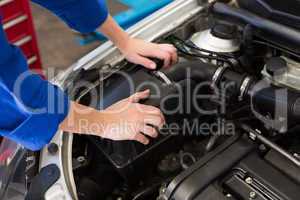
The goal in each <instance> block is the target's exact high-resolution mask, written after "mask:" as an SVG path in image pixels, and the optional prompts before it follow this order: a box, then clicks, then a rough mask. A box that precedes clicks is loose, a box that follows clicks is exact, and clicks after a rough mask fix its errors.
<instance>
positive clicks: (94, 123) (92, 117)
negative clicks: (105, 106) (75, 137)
mask: <svg viewBox="0 0 300 200" xmlns="http://www.w3.org/2000/svg"><path fill="white" fill-rule="evenodd" d="M106 117H107V116H106ZM104 120H105V116H104V114H103V113H102V112H100V111H98V110H95V109H93V108H90V107H87V106H83V105H80V104H78V103H75V102H72V103H71V105H70V111H69V114H68V116H67V117H66V118H65V120H64V121H63V122H62V123H61V124H60V126H59V128H60V130H62V131H65V132H69V133H77V134H86V135H95V136H100V137H101V136H102V135H103V129H104V126H105V123H104Z"/></svg>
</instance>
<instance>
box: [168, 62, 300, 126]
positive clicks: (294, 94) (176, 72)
mask: <svg viewBox="0 0 300 200" xmlns="http://www.w3.org/2000/svg"><path fill="white" fill-rule="evenodd" d="M219 68H221V67H217V66H215V65H212V64H208V63H204V62H202V61H201V60H197V61H192V62H185V63H179V64H177V65H175V66H173V67H172V68H169V69H165V70H164V71H162V72H164V74H165V75H166V76H167V77H168V78H169V79H171V80H172V81H174V82H180V81H181V80H185V79H192V80H194V81H195V82H196V83H199V82H203V81H209V82H211V83H212V81H214V79H215V77H216V74H217V71H218V69H219ZM218 80H219V81H220V82H222V83H224V84H225V85H226V84H228V85H229V84H230V85H231V86H232V87H231V89H230V95H233V96H238V95H240V94H241V93H243V94H244V96H243V98H244V99H250V100H251V106H252V108H253V111H256V112H257V113H259V114H260V115H261V116H264V117H266V118H268V117H272V119H273V120H274V121H275V122H276V124H277V125H278V126H282V124H284V123H285V122H284V123H283V122H282V119H284V120H286V121H287V126H288V127H289V126H293V125H295V124H298V123H299V122H300V93H299V92H298V91H294V90H291V89H286V88H281V87H276V86H274V85H270V83H268V82H267V81H250V82H248V84H247V85H244V83H245V80H246V74H239V73H237V72H234V71H232V70H231V69H230V68H226V69H225V70H224V71H223V73H220V74H219V75H218ZM232 83H233V84H232ZM218 84H219V83H217V86H218ZM242 89H244V90H245V91H243V92H242ZM278 110H279V111H281V110H283V111H286V114H285V113H284V112H278ZM277 122H278V123H277ZM279 122H280V123H279ZM271 123H272V124H269V125H270V126H272V127H273V125H274V122H271ZM277 125H276V126H277ZM283 131H284V130H283ZM285 131H286V130H285Z"/></svg>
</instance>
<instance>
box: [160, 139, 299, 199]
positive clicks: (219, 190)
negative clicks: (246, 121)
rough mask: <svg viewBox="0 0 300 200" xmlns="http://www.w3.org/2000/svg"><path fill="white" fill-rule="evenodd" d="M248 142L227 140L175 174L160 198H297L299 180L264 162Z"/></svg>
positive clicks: (265, 160)
mask: <svg viewBox="0 0 300 200" xmlns="http://www.w3.org/2000/svg"><path fill="white" fill-rule="evenodd" d="M251 143H252V142H251V141H248V139H245V138H239V137H238V136H235V137H233V138H231V139H229V140H228V141H227V142H226V143H224V144H223V145H221V146H220V147H218V148H217V149H216V150H215V151H214V152H212V153H210V154H208V155H207V156H206V157H204V158H203V159H201V160H200V161H198V162H197V163H196V164H195V165H193V166H192V167H191V168H190V169H188V170H186V171H185V172H183V173H182V174H180V175H179V176H178V177H176V178H175V179H174V180H173V181H172V182H171V183H170V185H169V186H168V189H167V191H166V193H165V195H164V196H163V197H162V199H164V200H216V199H218V200H219V199H220V200H223V199H224V200H225V199H233V200H237V199H238V200H249V199H259V200H275V199H276V200H298V199H299V196H300V185H299V182H297V181H296V180H295V178H293V177H290V175H287V174H286V173H285V172H284V171H282V170H279V169H278V168H277V166H275V165H272V164H271V163H270V161H269V160H268V161H267V159H265V158H264V157H263V156H261V155H260V154H259V153H258V152H257V151H256V147H255V146H256V145H254V144H253V143H252V144H251ZM276 154H277V153H276ZM277 162H278V161H277ZM285 165H286V166H289V165H292V163H289V162H287V163H285ZM294 175H296V176H298V175H297V173H296V174H294Z"/></svg>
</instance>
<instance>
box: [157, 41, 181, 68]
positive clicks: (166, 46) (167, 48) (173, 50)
mask: <svg viewBox="0 0 300 200" xmlns="http://www.w3.org/2000/svg"><path fill="white" fill-rule="evenodd" d="M160 48H161V49H162V50H164V51H167V52H169V53H170V54H171V65H174V64H176V63H177V62H178V54H177V49H176V48H175V47H174V46H173V45H171V44H160Z"/></svg>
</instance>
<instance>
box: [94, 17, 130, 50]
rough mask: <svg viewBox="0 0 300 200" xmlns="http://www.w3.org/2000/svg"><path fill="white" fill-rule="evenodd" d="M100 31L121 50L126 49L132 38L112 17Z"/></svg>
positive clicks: (108, 18)
mask: <svg viewBox="0 0 300 200" xmlns="http://www.w3.org/2000/svg"><path fill="white" fill-rule="evenodd" d="M98 30H99V31H100V32H101V33H103V34H104V35H105V36H106V37H107V38H108V39H110V40H111V41H112V42H113V43H114V44H115V45H116V46H117V47H118V48H120V49H122V48H125V45H126V42H127V41H128V40H129V38H130V36H129V35H128V34H127V33H126V32H125V31H124V30H123V29H122V28H121V27H120V26H119V25H118V24H117V23H116V22H115V20H114V19H113V18H112V17H111V16H110V15H109V16H108V17H107V19H106V21H105V22H104V23H103V24H102V25H101V27H99V29H98Z"/></svg>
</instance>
